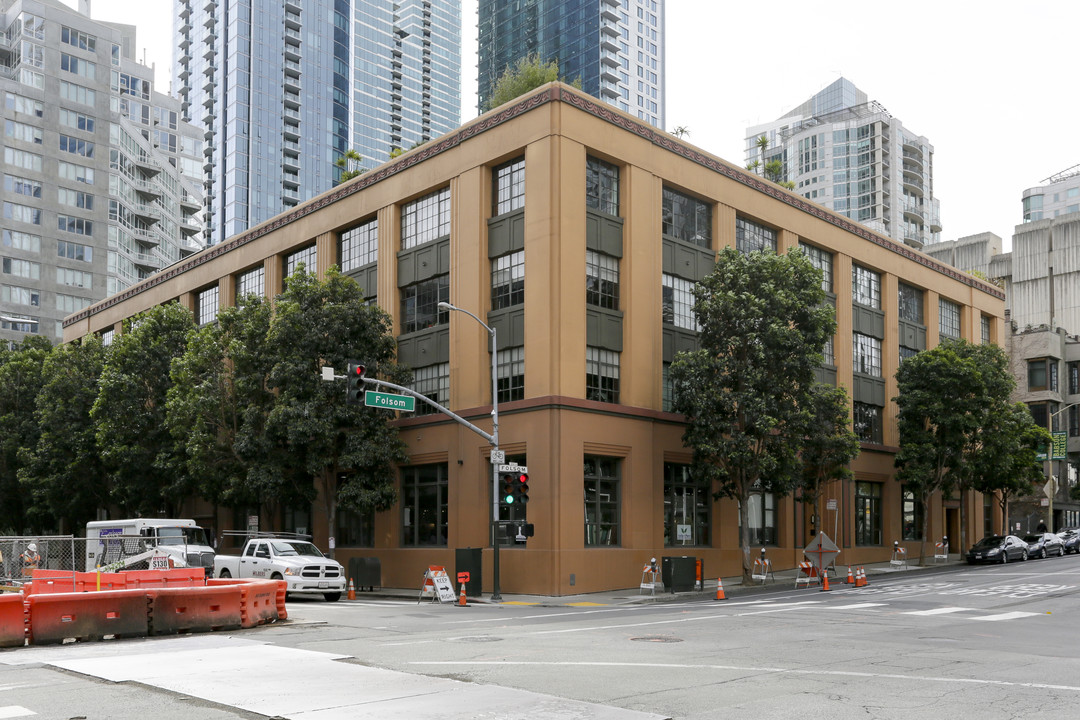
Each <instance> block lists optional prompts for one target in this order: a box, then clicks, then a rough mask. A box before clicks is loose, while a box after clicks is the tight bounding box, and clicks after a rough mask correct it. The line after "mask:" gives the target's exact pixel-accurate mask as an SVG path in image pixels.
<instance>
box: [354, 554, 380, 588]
mask: <svg viewBox="0 0 1080 720" xmlns="http://www.w3.org/2000/svg"><path fill="white" fill-rule="evenodd" d="M349 579H351V580H352V581H353V585H355V587H356V590H357V591H358V592H359V591H363V590H364V588H367V589H368V590H374V589H375V588H377V587H382V563H381V562H380V561H379V558H377V557H353V558H349Z"/></svg>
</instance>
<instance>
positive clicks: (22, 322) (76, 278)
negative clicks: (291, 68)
mask: <svg viewBox="0 0 1080 720" xmlns="http://www.w3.org/2000/svg"><path fill="white" fill-rule="evenodd" d="M134 48H135V28H134V27H132V26H130V25H118V24H114V23H101V22H96V21H93V20H91V19H90V17H88V16H87V15H84V14H81V13H80V12H78V11H76V10H73V9H72V8H70V7H68V6H67V5H65V4H63V3H61V2H58V1H56V0H3V1H2V2H0V92H2V93H3V96H4V106H3V118H4V136H3V139H2V144H3V158H2V159H0V173H2V175H3V180H4V192H3V209H4V212H3V217H2V218H0V229H2V231H3V244H2V246H0V254H2V256H3V268H2V273H0V318H2V319H0V341H9V342H10V341H16V342H17V341H19V340H21V339H22V338H23V337H25V336H26V335H27V334H40V335H44V336H46V337H48V338H51V339H53V340H59V339H60V338H61V337H62V335H63V329H62V327H61V324H60V321H61V320H62V319H63V318H64V317H65V316H67V315H70V314H71V313H72V312H76V311H78V310H81V309H83V308H85V307H86V306H88V305H90V304H91V303H93V302H96V301H98V300H101V299H102V298H104V297H105V296H106V295H110V294H113V293H116V292H119V291H121V290H123V289H125V288H127V287H129V286H131V285H133V284H135V283H137V282H139V281H140V280H143V279H145V278H147V277H149V276H150V275H152V274H153V273H155V272H158V271H159V270H161V269H162V268H165V267H168V266H169V265H171V264H173V263H175V262H178V261H179V260H181V259H183V258H185V257H188V256H190V255H191V254H193V253H195V252H197V251H198V250H199V249H200V248H201V247H202V243H201V242H200V237H201V234H202V226H201V224H200V223H199V220H198V218H197V217H196V215H195V213H196V212H197V211H198V209H199V208H200V207H201V204H202V186H201V184H200V183H199V182H198V180H197V179H196V178H194V177H193V176H191V175H188V174H185V171H187V170H190V169H191V167H192V166H193V164H194V162H195V158H196V157H197V153H198V152H199V149H200V144H201V135H199V136H197V135H196V133H197V130H196V129H195V128H194V127H192V126H190V125H188V124H186V123H184V122H183V121H182V120H181V119H180V107H179V102H178V101H176V100H175V99H173V98H170V97H169V96H168V95H163V94H161V93H158V92H156V91H154V89H153V83H152V80H153V71H152V69H151V68H149V67H146V66H144V65H141V64H139V63H137V62H135V60H134V59H133V51H134Z"/></svg>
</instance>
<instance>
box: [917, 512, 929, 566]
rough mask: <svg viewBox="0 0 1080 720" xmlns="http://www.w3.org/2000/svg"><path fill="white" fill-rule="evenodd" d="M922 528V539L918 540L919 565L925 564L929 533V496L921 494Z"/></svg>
mask: <svg viewBox="0 0 1080 720" xmlns="http://www.w3.org/2000/svg"><path fill="white" fill-rule="evenodd" d="M920 499H921V500H922V516H923V529H922V539H921V540H919V567H923V566H924V565H925V564H926V536H927V535H928V534H930V498H929V497H927V496H926V495H923V496H922V498H920Z"/></svg>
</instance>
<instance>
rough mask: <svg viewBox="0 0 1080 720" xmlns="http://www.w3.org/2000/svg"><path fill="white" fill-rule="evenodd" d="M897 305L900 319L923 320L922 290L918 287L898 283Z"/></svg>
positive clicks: (914, 321)
mask: <svg viewBox="0 0 1080 720" xmlns="http://www.w3.org/2000/svg"><path fill="white" fill-rule="evenodd" d="M898 294H899V298H898V302H899V307H898V308H897V309H898V311H899V314H900V319H901V320H907V321H909V322H913V323H919V324H920V325H922V322H923V291H922V290H920V289H919V288H916V287H912V286H910V285H905V284H904V283H900V284H899V293H898Z"/></svg>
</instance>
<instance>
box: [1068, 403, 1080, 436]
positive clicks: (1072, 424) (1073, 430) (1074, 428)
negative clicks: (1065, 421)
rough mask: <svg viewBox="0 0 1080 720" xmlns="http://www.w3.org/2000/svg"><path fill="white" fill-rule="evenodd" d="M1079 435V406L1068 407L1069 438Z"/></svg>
mask: <svg viewBox="0 0 1080 720" xmlns="http://www.w3.org/2000/svg"><path fill="white" fill-rule="evenodd" d="M1077 435H1080V406H1078V405H1070V406H1069V437H1076V436H1077Z"/></svg>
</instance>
